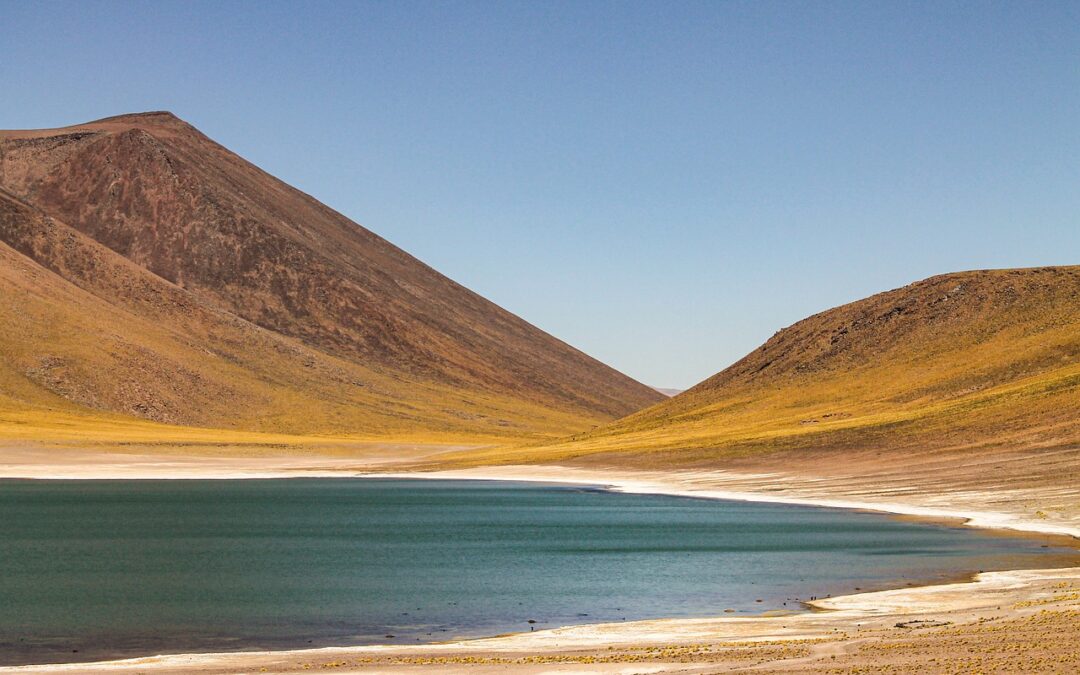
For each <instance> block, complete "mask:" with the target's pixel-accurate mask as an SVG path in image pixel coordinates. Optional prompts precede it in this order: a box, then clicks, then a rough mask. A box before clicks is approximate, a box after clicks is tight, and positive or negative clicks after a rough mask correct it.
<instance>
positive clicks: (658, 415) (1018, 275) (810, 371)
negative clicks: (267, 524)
mask: <svg viewBox="0 0 1080 675" xmlns="http://www.w3.org/2000/svg"><path fill="white" fill-rule="evenodd" d="M1077 444H1080V267H1054V268H1036V269H1013V270H990V271H973V272H961V273H956V274H946V275H942V276H937V277H933V278H930V279H926V280H924V281H920V282H918V283H914V284H911V285H910V286H906V287H904V288H899V289H896V290H892V291H888V292H885V293H881V294H878V295H874V296H872V297H869V298H866V299H864V300H859V301H857V302H853V303H851V304H848V305H844V306H842V307H837V308H835V309H831V310H828V311H826V312H822V313H820V314H816V315H814V316H811V317H809V318H807V319H804V320H803V321H800V322H798V323H796V324H794V325H792V326H790V327H788V328H785V329H783V330H781V331H779V332H778V333H776V334H775V335H774V336H773V337H772V338H771V339H769V340H768V341H767V342H766V343H765V344H763V345H762V346H761V347H759V348H758V349H756V350H754V351H753V352H751V353H750V354H748V355H747V356H746V357H744V358H743V359H741V360H740V361H738V362H737V363H735V364H733V365H732V366H730V367H729V368H727V369H725V370H723V371H722V372H720V373H718V374H717V375H715V376H713V377H711V378H709V379H707V380H705V381H704V382H701V383H700V384H698V385H697V386H695V387H693V388H692V389H689V390H687V391H686V392H684V393H682V394H679V395H678V396H675V397H674V398H672V399H669V400H666V401H663V402H661V403H659V404H657V405H655V406H653V407H651V408H647V409H645V410H642V411H640V412H637V413H635V414H631V415H629V416H627V417H625V418H623V419H621V420H618V421H616V422H613V423H611V424H608V425H605V426H603V427H600V428H598V429H596V430H594V431H591V432H587V433H584V434H579V435H577V436H575V437H573V438H569V439H566V440H564V441H562V442H559V443H556V444H545V445H543V446H534V447H523V448H517V449H500V450H499V451H497V452H477V453H467V454H464V455H458V456H455V457H452V458H448V459H457V460H459V461H468V462H494V461H497V462H517V461H542V460H548V461H550V460H560V461H562V460H567V459H574V458H582V459H592V460H595V461H615V460H618V462H620V463H625V464H631V465H648V466H653V467H658V466H665V467H666V466H692V465H702V466H704V465H708V464H709V463H710V462H714V461H716V460H731V459H737V458H746V457H754V456H763V455H765V454H773V453H778V452H780V453H782V452H791V453H805V452H810V451H813V452H815V453H821V452H829V451H846V450H862V451H865V450H873V451H875V452H878V453H880V454H889V453H892V454H894V455H902V454H903V453H904V452H905V451H909V450H914V449H918V450H920V451H927V450H929V451H935V450H940V451H953V450H962V451H982V450H988V449H1007V448H1009V449H1015V448H1023V449H1050V448H1059V447H1075V446H1076V445H1077ZM791 456H795V455H791ZM840 456H843V455H842V454H838V455H837V457H840ZM822 461H826V460H824V459H823V460H822Z"/></svg>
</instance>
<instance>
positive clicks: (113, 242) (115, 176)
mask: <svg viewBox="0 0 1080 675" xmlns="http://www.w3.org/2000/svg"><path fill="white" fill-rule="evenodd" d="M661 398H662V396H661V395H660V394H658V393H657V392H655V391H653V390H652V389H650V388H648V387H646V386H644V385H642V384H640V383H638V382H636V381H634V380H632V379H631V378H629V377H627V376H625V375H623V374H622V373H619V372H617V371H615V370H614V369H612V368H610V367H608V366H606V365H604V364H602V363H600V362H598V361H596V360H595V359H592V358H591V357H589V356H588V355H586V354H584V353H582V352H580V351H578V350H576V349H574V348H573V347H571V346H569V345H567V344H565V343H563V342H561V341H560V340H558V339H556V338H554V337H552V336H551V335H548V334H547V333H545V332H543V331H541V330H540V329H538V328H536V327H535V326H532V325H530V324H529V323H527V322H525V321H523V320H522V319H520V318H519V317H517V316H514V315H513V314H511V313H509V312H507V311H505V310H503V309H502V308H500V307H498V306H496V305H494V304H493V303H491V302H489V301H487V300H485V299H484V298H482V297H480V296H479V295H477V294H475V293H473V292H472V291H470V290H468V289H466V288H464V287H462V286H461V285H459V284H457V283H455V282H454V281H452V280H450V279H448V278H446V277H444V276H443V275H441V274H439V273H438V272H436V271H435V270H433V269H431V268H430V267H428V266H427V265H424V264H423V263H422V262H420V261H418V260H416V259H415V258H413V257H412V256H410V255H409V254H407V253H406V252H404V251H402V250H400V249H398V248H396V247H394V246H393V245H392V244H390V243H389V242H387V241H385V240H383V239H381V238H380V237H378V236H377V235H375V234H373V233H372V232H369V231H367V230H365V229H364V228H362V227H361V226H359V225H357V224H356V223H353V222H352V221H350V220H348V219H347V218H345V217H344V216H342V215H341V214H339V213H336V212H334V211H333V210H331V209H329V208H327V207H326V206H324V205H322V204H320V203H319V202H317V201H316V200H314V199H313V198H311V197H310V196H308V195H306V194H304V193H302V192H299V191H298V190H295V189H294V188H292V187H290V186H288V185H286V184H284V183H282V182H281V181H279V180H277V179H276V178H274V177H272V176H270V175H268V174H266V173H265V172H263V171H261V170H260V169H258V168H257V167H255V166H253V165H251V164H250V163H248V162H246V161H244V160H243V159H242V158H240V157H238V156H236V155H234V154H233V153H231V152H229V151H228V150H226V149H225V148H223V147H222V146H220V145H218V144H217V143H214V142H213V141H211V140H210V139H209V138H207V137H206V136H204V135H203V134H201V133H200V132H199V131H198V130H196V129H195V128H193V127H191V126H190V125H188V124H186V123H185V122H183V121H181V120H179V119H178V118H176V117H175V116H173V115H171V114H169V113H148V114H135V115H125V116H121V117H115V118H109V119H106V120H99V121H97V122H92V123H88V124H83V125H78V126H74V127H68V128H64V129H50V130H31V131H0V439H3V438H18V439H33V440H56V439H60V438H64V439H67V440H78V439H79V438H80V435H79V434H82V436H81V437H85V438H88V439H89V438H97V437H99V436H101V437H102V438H104V437H108V438H109V439H111V440H113V441H116V442H122V441H123V440H124V439H125V438H128V437H132V435H134V436H135V437H138V438H140V439H145V438H146V437H153V436H154V435H160V436H161V438H162V439H163V440H164V439H177V438H184V437H187V436H190V435H191V434H192V433H194V434H195V435H196V436H199V437H200V438H202V437H206V436H207V435H208V434H209V435H213V433H214V432H212V431H210V430H213V429H221V430H223V431H221V432H220V433H219V435H220V436H221V437H223V438H224V437H229V438H233V437H234V436H235V435H236V434H237V433H253V434H270V435H275V434H284V435H287V436H292V437H296V436H316V437H325V436H331V437H335V438H341V437H344V438H363V439H401V438H408V439H415V440H443V441H450V442H458V441H459V440H461V439H471V440H472V441H475V442H490V441H494V440H499V441H503V442H505V441H507V440H521V439H538V438H549V439H550V438H555V437H559V436H562V435H565V434H566V433H568V432H573V431H580V430H585V429H589V428H592V427H594V426H596V425H598V424H601V423H604V422H608V421H611V420H613V419H616V418H618V417H621V416H623V415H625V414H627V413H630V412H633V411H635V410H638V409H640V408H642V407H645V406H647V405H649V404H651V403H654V402H656V401H658V400H661ZM185 427H192V428H194V429H197V430H199V431H197V432H190V431H184V428H185Z"/></svg>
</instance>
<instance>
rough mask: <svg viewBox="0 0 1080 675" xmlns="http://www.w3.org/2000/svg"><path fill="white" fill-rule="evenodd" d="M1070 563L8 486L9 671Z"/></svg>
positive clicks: (666, 523)
mask: <svg viewBox="0 0 1080 675" xmlns="http://www.w3.org/2000/svg"><path fill="white" fill-rule="evenodd" d="M1061 555H1062V552H1061V551H1060V550H1057V549H1046V548H1042V547H1041V546H1040V544H1039V543H1038V542H1035V541H1032V540H1027V539H1020V538H1006V537H1000V536H994V535H990V534H985V533H980V532H977V531H974V530H966V529H957V528H948V527H941V526H932V525H925V524H914V523H905V522H901V521H898V520H894V519H891V518H888V517H885V516H881V515H875V514H867V513H858V512H851V511H841V510H832V509H817V508H805V507H792V506H782V505H769V504H753V503H741V502H717V501H705V500H694V499H684V498H677V497H661V496H645V495H626V494H615V493H606V492H600V491H595V490H589V489H579V488H568V487H553V486H543V485H536V484H522V483H490V482H474V481H404V480H362V479H293V480H248V481H27V482H20V481H3V482H0V662H2V663H7V664H12V663H32V662H51V661H61V660H67V661H72V660H90V659H99V658H105V657H115V656H124V655H138V654H149V653H161V652H184V651H210V650H230V649H256V648H258V649H264V648H267V649H268V648H286V647H302V646H317V645H328V644H357V643H377V642H378V643H382V642H389V643H415V642H417V641H434V640H445V639H449V638H451V637H459V636H478V635H490V634H496V633H502V632H509V631H520V630H529V629H530V627H536V628H543V627H552V626H558V625H563V624H570V623H592V622H599V621H621V620H623V619H626V620H630V619H640V618H652V617H679V616H710V615H717V614H720V613H721V612H722V611H723V610H724V609H726V608H733V609H736V610H738V611H741V612H762V611H765V610H772V609H785V608H786V609H797V608H799V603H798V601H797V600H796V598H803V599H808V598H809V597H810V596H825V595H829V594H838V593H846V592H852V591H853V590H854V589H855V587H861V588H863V589H870V588H882V587H888V586H895V585H903V584H904V583H912V582H918V583H924V582H929V581H935V580H941V579H948V578H955V577H957V576H959V575H961V574H967V573H970V572H973V571H977V570H989V569H1008V568H1016V567H1022V566H1032V567H1034V566H1040V565H1047V566H1049V565H1053V564H1054V562H1053V561H1054V560H1055V556H1061ZM758 600H761V602H758ZM530 620H532V621H535V622H536V623H535V624H531V623H529V621H530ZM390 636H393V637H390Z"/></svg>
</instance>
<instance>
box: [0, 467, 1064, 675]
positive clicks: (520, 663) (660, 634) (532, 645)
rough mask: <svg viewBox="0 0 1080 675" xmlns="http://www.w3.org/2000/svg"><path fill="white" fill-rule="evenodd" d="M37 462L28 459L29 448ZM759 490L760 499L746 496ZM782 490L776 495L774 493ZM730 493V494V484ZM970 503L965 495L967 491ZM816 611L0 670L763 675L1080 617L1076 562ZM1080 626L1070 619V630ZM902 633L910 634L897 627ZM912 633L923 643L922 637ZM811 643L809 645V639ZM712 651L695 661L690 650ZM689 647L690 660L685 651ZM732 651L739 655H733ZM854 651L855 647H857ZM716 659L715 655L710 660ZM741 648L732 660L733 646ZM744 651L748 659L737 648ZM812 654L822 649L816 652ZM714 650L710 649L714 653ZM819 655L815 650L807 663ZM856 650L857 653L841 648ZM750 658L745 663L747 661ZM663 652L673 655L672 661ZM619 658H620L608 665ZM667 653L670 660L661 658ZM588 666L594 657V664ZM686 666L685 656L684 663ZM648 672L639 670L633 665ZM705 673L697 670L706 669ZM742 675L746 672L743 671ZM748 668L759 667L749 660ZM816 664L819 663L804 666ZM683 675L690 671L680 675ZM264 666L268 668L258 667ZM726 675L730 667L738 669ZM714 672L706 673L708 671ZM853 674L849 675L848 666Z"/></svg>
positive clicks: (696, 486)
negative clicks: (934, 634) (878, 642)
mask: <svg viewBox="0 0 1080 675" xmlns="http://www.w3.org/2000/svg"><path fill="white" fill-rule="evenodd" d="M31 455H36V452H34V453H31ZM41 459H42V458H41V457H37V456H26V455H23V456H19V457H10V456H9V457H7V458H4V459H0V477H4V478H27V479H32V478H60V477H63V478H117V479H196V478H203V479H206V478H219V479H228V478H287V477H301V476H306V477H350V476H351V477H384V478H389V477H394V478H427V479H468V480H510V481H529V482H550V483H561V484H577V485H596V486H603V487H605V488H607V489H611V490H615V491H622V492H631V493H638V494H667V495H677V496H686V497H697V498H708V499H730V500H740V501H761V502H769V503H780V504H799V505H808V506H820V507H830V508H847V509H859V510H872V511H880V512H885V513H893V514H899V515H907V516H915V517H920V518H930V519H945V520H956V519H960V520H963V521H965V522H966V523H967V524H968V525H971V526H974V527H982V528H994V529H1009V530H1013V531H1018V532H1029V533H1037V534H1040V535H1056V536H1059V537H1073V538H1078V539H1080V523H1078V522H1073V519H1072V518H1068V519H1064V522H1062V520H1063V519H1060V518H1059V519H1057V520H1056V521H1054V522H1047V521H1046V520H1045V519H1043V518H1040V517H1039V516H1038V515H1034V514H1032V515H1028V514H1026V513H1023V512H1020V511H1019V509H1014V510H1013V511H1011V512H1010V511H1008V510H994V511H988V510H979V509H977V508H973V507H972V501H971V500H970V499H969V500H968V501H964V500H962V499H959V500H957V499H954V500H953V502H952V503H948V504H946V503H940V502H936V503H935V502H931V503H927V500H926V499H923V500H919V499H915V498H912V497H913V496H912V495H909V498H908V499H906V500H904V501H900V500H898V499H896V498H895V497H893V498H890V499H842V498H838V497H837V496H836V495H835V494H833V493H831V492H829V491H827V490H822V489H820V488H817V489H815V484H814V481H813V480H803V481H802V482H799V481H798V479H795V478H792V477H788V476H778V475H770V474H764V473H763V474H746V473H738V472H728V471H683V472H647V471H618V472H616V471H612V470H605V469H591V468H581V467H558V466H504V467H486V468H482V469H463V470H450V471H430V472H422V473H417V472H394V471H392V468H393V466H392V463H386V464H384V463H382V462H379V461H375V462H371V461H364V460H355V461H350V460H342V459H341V458H327V459H318V460H315V459H313V458H305V459H303V460H296V459H287V458H283V459H272V458H270V459H268V458H240V459H228V458H182V457H181V458H175V457H174V458H161V457H157V458H151V457H144V456H125V457H122V458H118V457H116V456H112V457H111V460H112V461H108V459H107V458H99V460H100V461H96V462H89V463H86V462H85V460H86V458H85V457H83V458H74V459H73V461H72V462H71V463H69V464H65V463H63V462H57V461H56V460H57V459H60V458H58V457H55V456H54V457H52V458H51V459H52V461H46V462H42V461H38V460H41ZM755 481H757V482H762V483H763V484H767V485H769V486H771V490H770V491H765V490H760V491H755V490H752V489H745V487H744V486H746V485H753V484H756V483H755ZM780 485H784V486H785V487H784V488H783V489H778V486H780ZM740 488H741V489H740ZM969 497H970V495H969ZM812 604H813V605H814V606H815V608H817V609H820V610H827V611H820V612H807V613H802V614H793V615H786V616H757V617H723V616H721V617H716V618H706V619H655V620H646V621H635V622H625V623H618V624H589V625H579V626H568V627H563V628H556V629H551V630H542V631H536V632H533V633H523V634H513V635H509V636H501V637H493V638H483V639H473V640H465V641H460V642H452V643H447V644H437V645H431V644H427V645H415V646H404V647H402V646H387V645H378V646H357V647H345V648H341V647H334V648H323V649H306V650H289V651H270V652H231V653H217V654H182V655H169V656H154V657H146V658H136V659H124V660H118V661H108V662H99V663H93V664H89V663H78V664H69V665H42V666H15V667H8V668H0V672H35V673H46V672H64V673H71V672H121V673H130V672H144V671H153V672H192V673H219V672H221V673H225V672H237V671H246V672H292V671H301V670H305V669H308V668H312V667H334V668H338V669H346V670H363V671H364V672H383V671H386V672H391V671H393V672H406V671H409V670H412V669H416V668H423V667H425V666H435V665H437V666H439V668H440V669H441V670H446V669H447V668H450V669H455V670H456V669H468V670H469V671H470V672H487V671H488V670H491V671H493V672H494V671H499V672H502V671H503V670H505V669H506V668H508V667H513V668H514V670H515V672H517V671H523V672H561V671H566V672H662V671H670V670H678V671H680V672H697V671H696V670H694V668H696V667H697V666H693V665H691V666H688V665H687V664H688V663H690V664H695V663H699V662H700V663H703V664H709V667H710V668H713V667H716V666H718V665H720V664H729V665H732V667H735V666H739V664H742V665H746V661H747V659H750V660H753V659H754V658H757V657H754V656H752V654H757V655H758V656H762V657H764V656H765V655H766V654H769V655H771V656H770V657H769V658H768V659H767V661H766V662H767V663H769V664H771V665H769V666H768V669H769V670H773V669H786V668H788V666H791V668H793V669H797V670H798V669H802V668H805V667H809V666H810V665H811V664H816V663H818V662H819V661H820V660H821V658H828V659H829V660H830V661H831V660H833V659H834V658H836V654H830V653H828V652H829V651H830V650H831V649H833V648H832V647H829V648H826V647H824V646H822V645H834V646H835V648H836V649H839V650H840V653H841V654H847V656H845V657H844V658H849V657H850V656H851V654H849V653H848V652H849V651H850V650H848V648H847V647H843V645H846V644H848V643H851V642H852V641H855V642H856V643H858V644H863V643H864V642H865V641H866V640H869V639H879V638H876V637H871V636H874V635H876V634H877V633H883V634H888V635H891V634H892V633H891V632H890V631H892V632H895V631H898V630H900V631H903V630H905V629H901V628H897V626H898V625H906V626H910V627H913V628H924V629H930V630H931V631H946V630H949V628H948V627H950V626H956V625H972V626H981V625H982V622H984V621H989V620H1001V621H1026V620H1029V619H1030V618H1031V617H1034V616H1039V615H1040V614H1039V613H1040V612H1043V613H1045V612H1047V611H1050V610H1054V611H1058V612H1059V613H1060V611H1065V612H1066V613H1067V612H1072V611H1076V612H1080V567H1073V568H1065V569H1052V570H1015V571H1004V572H988V573H984V574H979V575H976V577H975V579H974V580H973V582H970V583H955V584H944V585H937V586H924V587H914V588H901V589H893V590H886V591H878V592H872V593H861V594H857V595H848V596H842V597H834V598H831V599H827V600H819V601H816V602H814V603H812ZM1076 623H1078V624H1080V621H1078V622H1076ZM908 632H910V631H908ZM921 634H925V635H930V632H927V631H926V630H924V631H922V633H921ZM806 641H809V642H806ZM702 644H709V645H712V646H713V647H710V650H712V651H710V652H709V654H707V655H706V656H707V658H704V659H703V660H702V659H701V658H699V657H702V652H701V649H702V647H701V645H702ZM690 645H697V647H695V649H696V651H695V652H694V653H695V654H696V655H697V656H695V657H694V658H690V657H689V656H687V653H688V652H687V650H688V649H689V646H690ZM740 645H741V646H740ZM864 648H865V647H864ZM716 650H719V651H716ZM740 650H742V651H740ZM747 650H749V651H747ZM822 650H824V651H823V652H822ZM713 652H715V653H713ZM818 652H822V654H821V655H820V656H821V658H818V655H817V654H818ZM852 653H854V652H852ZM748 654H751V656H747V655H748ZM673 655H680V656H679V657H678V658H675V657H674V656H673ZM616 656H618V658H616ZM669 657H670V658H669ZM597 659H600V660H599V661H598V660H597ZM639 659H644V661H646V662H648V664H649V666H648V668H646V669H642V667H641V666H635V668H636V669H634V670H632V671H626V670H625V667H626V663H628V662H632V663H637V662H638V661H639ZM687 659H690V660H689V661H688V660H687ZM644 665H645V664H644V663H642V666H644ZM703 667H704V666H703ZM748 667H750V666H748ZM753 667H754V668H761V667H762V665H761V664H758V665H757V666H753ZM815 667H816V666H815ZM688 668H689V670H688ZM263 669H265V670H263ZM737 669H741V666H740V668H737ZM710 672H713V671H710ZM853 672H854V671H853Z"/></svg>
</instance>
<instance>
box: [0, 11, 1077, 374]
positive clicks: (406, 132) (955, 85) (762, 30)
mask: <svg viewBox="0 0 1080 675" xmlns="http://www.w3.org/2000/svg"><path fill="white" fill-rule="evenodd" d="M0 16H2V17H3V19H2V21H0V128H34V127H54V126H63V125H67V124H73V123H77V122H82V121H88V120H91V119H96V118H100V117H105V116H108V115H114V114H119V113H123V112H134V111H143V110H158V109H167V110H171V111H173V112H175V113H176V114H178V115H180V116H181V117H183V118H184V119H186V120H187V121H189V122H191V123H192V124H194V125H195V126H197V127H199V128H200V129H201V130H202V131H204V132H205V133H207V134H208V135H210V136H211V137H212V138H214V139H215V140H217V141H219V142H221V143H223V144H224V145H226V146H228V147H229V148H231V149H233V150H235V151H236V152H238V153H240V154H241V155H243V156H245V157H247V158H248V159H250V160H252V161H254V162H255V163H256V164H258V165H260V166H261V167H263V168H264V169H266V170H268V171H269V172H271V173H273V174H275V175H277V176H278V177H280V178H282V179H284V180H286V181H287V182H289V183H292V184H294V185H296V186H297V187H299V188H301V189H303V190H305V191H306V192H309V193H311V194H312V195H314V196H315V197H317V198H319V199H320V200H322V201H323V202H325V203H327V204H328V205H330V206H332V207H334V208H336V209H337V210H339V211H341V212H343V213H345V214H346V215H348V216H349V217H351V218H353V219H354V220H356V221H357V222H359V223H361V224H362V225H364V226H365V227H368V228H369V229H371V230H373V231H375V232H377V233H379V234H381V235H382V236H384V237H386V238H388V239H389V240H391V241H392V242H394V243H396V244H398V245H399V246H401V247H402V248H404V249H406V250H408V251H409V252H411V253H413V254H414V255H416V256H417V257H419V258H420V259H422V260H424V261H425V262H427V263H429V264H431V265H432V266H434V267H435V268H437V269H439V270H440V271H442V272H444V273H445V274H447V275H449V276H450V277H452V278H454V279H456V280H458V281H460V282H461V283H463V284H465V285H467V286H469V287H470V288H472V289H474V290H476V291H477V292H479V293H481V294H483V295H485V296H486V297H488V298H490V299H492V300H494V301H495V302H497V303H499V304H501V305H502V306H504V307H506V308H507V309H509V310H511V311H513V312H515V313H517V314H519V315H520V316H522V317H524V318H526V319H527V320H529V321H531V322H533V323H534V324H536V325H538V326H540V327H541V328H543V329H545V330H547V331H549V332H551V333H553V334H554V335H556V336H558V337H560V338H562V339H564V340H566V341H567V342H569V343H570V344H573V345H574V346H576V347H579V348H581V349H583V350H584V351H586V352H588V353H590V354H592V355H593V356H595V357H597V358H599V359H601V360H603V361H605V362H607V363H609V364H611V365H612V366H614V367H616V368H618V369H620V370H622V371H624V372H626V373H628V374H630V375H632V376H634V377H636V378H638V379H640V380H642V381H644V382H647V383H649V384H654V385H658V386H677V387H685V386H689V385H691V384H694V383H695V382H697V381H699V380H701V379H703V378H705V377H707V376H709V375H711V374H713V373H714V372H717V371H719V370H721V369H722V368H723V367H725V366H727V365H729V364H730V363H731V362H733V361H735V360H736V359H738V358H739V357H741V356H742V355H743V354H744V353H746V352H748V351H750V350H751V349H753V348H754V347H756V346H757V345H758V344H759V343H761V342H762V341H763V340H765V339H766V338H768V337H769V336H770V335H772V334H773V333H774V332H775V331H776V330H778V329H780V328H782V327H783V326H786V325H789V324H791V323H793V322H795V321H797V320H798V319H800V318H802V317H804V316H806V315H809V314H812V313H815V312H818V311H821V310H824V309H827V308H829V307H831V306H835V305H837V304H841V303H844V302H848V301H851V300H855V299H858V298H860V297H863V296H866V295H869V294H871V293H874V292H877V291H882V290H886V289H889V288H893V287H896V286H900V285H904V284H906V283H909V282H911V281H915V280H917V279H920V278H923V277H926V276H930V275H933V274H937V273H942V272H948V271H955V270H962V269H973V268H986V267H1021V266H1036V265H1061V264H1075V263H1080V3H1076V2H1067V3H1054V2H1038V3H1028V2H1016V3H990V2H973V3H969V2H953V3H950V2H891V3H886V2H856V3H845V2H816V3H803V2H778V3H771V2H703V3H696V2H656V3H639V2H583V1H575V2H565V3H562V2H535V3H515V2H498V3H494V2H493V3H469V2H427V3H407V2H371V3H345V2H340V3H332V2H305V3H279V2H257V3H256V2H250V3H240V2H212V3H197V2H184V3H169V2H140V3H121V2H61V3H56V2H34V3H27V2H14V1H11V0H0Z"/></svg>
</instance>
